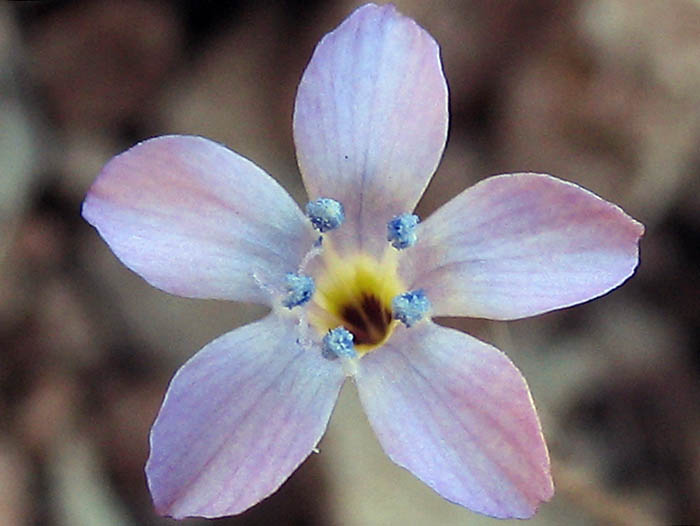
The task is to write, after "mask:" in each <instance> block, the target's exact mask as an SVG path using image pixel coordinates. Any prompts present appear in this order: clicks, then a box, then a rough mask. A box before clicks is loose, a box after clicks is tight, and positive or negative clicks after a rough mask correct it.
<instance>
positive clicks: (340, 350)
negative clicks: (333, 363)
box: [322, 327, 357, 360]
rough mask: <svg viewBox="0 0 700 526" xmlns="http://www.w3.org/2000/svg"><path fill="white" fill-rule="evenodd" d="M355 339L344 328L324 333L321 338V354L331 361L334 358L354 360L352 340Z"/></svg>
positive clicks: (354, 353)
mask: <svg viewBox="0 0 700 526" xmlns="http://www.w3.org/2000/svg"><path fill="white" fill-rule="evenodd" d="M354 338H355V337H354V336H353V335H352V333H351V332H350V331H349V330H347V329H346V328H345V327H336V328H335V329H332V330H330V331H328V332H327V333H326V335H325V336H324V337H323V342H322V352H323V356H324V357H326V358H329V359H331V360H335V359H336V358H355V357H356V356H357V352H355V345H354V344H353V342H352V341H353V339H354Z"/></svg>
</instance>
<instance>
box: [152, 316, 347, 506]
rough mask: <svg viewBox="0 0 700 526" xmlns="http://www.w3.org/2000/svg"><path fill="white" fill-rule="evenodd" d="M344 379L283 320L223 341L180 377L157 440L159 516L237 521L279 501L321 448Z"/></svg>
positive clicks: (167, 403)
mask: <svg viewBox="0 0 700 526" xmlns="http://www.w3.org/2000/svg"><path fill="white" fill-rule="evenodd" d="M343 379H344V375H343V372H342V368H341V366H340V364H339V363H338V362H337V361H329V360H326V359H324V358H322V356H321V352H320V350H319V349H308V348H302V347H300V346H299V345H298V344H296V343H295V327H294V320H291V319H282V318H278V317H276V316H274V315H270V316H268V317H267V318H265V319H263V320H261V321H258V322H256V323H253V324H250V325H246V326H244V327H242V328H239V329H236V330H234V331H233V332H230V333H228V334H225V335H224V336H222V337H220V338H218V339H217V340H214V341H213V342H211V343H210V344H209V345H207V346H206V347H204V348H203V349H202V350H201V351H199V352H198V353H197V354H196V355H195V356H194V357H193V358H191V359H190V360H189V361H188V362H187V363H186V364H185V365H184V366H183V367H182V368H181V369H180V370H179V371H178V372H177V374H176V375H175V377H174V378H173V380H172V382H171V384H170V387H169V389H168V392H167V394H166V396H165V401H164V402H163V406H162V407H161V410H160V413H159V415H158V417H157V419H156V421H155V424H154V425H153V429H152V431H151V454H150V457H149V459H148V462H147V464H146V475H147V477H148V485H149V488H150V490H151V495H152V496H153V501H154V503H155V506H156V509H157V510H158V512H159V513H161V514H165V515H170V516H172V517H175V518H182V517H189V516H203V517H218V516H221V515H233V514H236V513H240V512H242V511H244V510H246V509H247V508H249V507H251V506H253V505H254V504H256V503H257V502H259V501H260V500H262V499H264V498H265V497H267V496H268V495H270V494H271V493H273V492H274V491H275V490H276V489H277V488H278V487H279V486H280V485H281V484H282V483H283V482H284V481H285V480H286V479H287V478H288V477H289V476H290V475H291V474H292V472H293V471H294V470H295V469H296V468H297V467H298V466H299V465H300V464H301V463H302V462H303V461H304V459H305V458H306V457H307V456H308V455H309V454H310V453H311V451H312V450H313V448H314V447H315V446H316V445H317V444H318V442H319V440H320V439H321V436H322V435H323V433H324V432H325V430H326V425H327V423H328V419H329V417H330V414H331V411H332V410H333V406H334V405H335V402H336V399H337V396H338V392H339V391H340V387H341V385H342V383H343Z"/></svg>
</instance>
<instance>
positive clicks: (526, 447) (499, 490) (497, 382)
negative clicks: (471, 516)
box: [356, 322, 554, 518]
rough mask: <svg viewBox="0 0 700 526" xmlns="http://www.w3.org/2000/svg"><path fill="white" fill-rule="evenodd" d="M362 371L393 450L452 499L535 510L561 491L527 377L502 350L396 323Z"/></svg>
mask: <svg viewBox="0 0 700 526" xmlns="http://www.w3.org/2000/svg"><path fill="white" fill-rule="evenodd" d="M360 365H361V367H360V368H359V370H358V372H357V375H356V382H357V388H358V391H359V393H360V398H361V400H362V404H363V406H364V408H365V411H366V412H367V416H368V418H369V421H370V424H371V425H372V427H373V429H374V431H375V432H376V433H377V437H378V438H379V442H380V443H381V444H382V447H383V448H384V451H386V453H387V455H389V457H390V458H391V459H392V460H393V461H394V462H396V463H397V464H398V465H400V466H402V467H404V468H406V469H408V470H409V471H411V472H412V473H413V474H414V475H415V476H417V477H418V478H419V479H421V480H422V481H423V482H425V483H426V484H427V485H428V486H430V487H431V488H433V489H434V490H435V491H437V492H438V493H439V494H440V495H442V496H443V497H445V498H446V499H448V500H450V501H452V502H455V503H457V504H460V505H462V506H466V507H467V508H470V509H471V510H473V511H477V512H479V513H484V514H486V515H491V516H493V517H499V518H508V517H517V518H526V517H530V516H532V515H533V514H534V513H535V511H536V509H537V506H538V504H539V503H540V502H541V501H545V500H548V499H549V498H550V497H551V496H552V494H553V491H554V488H553V485H552V479H551V476H550V473H549V457H548V454H547V448H546V446H545V444H544V440H543V438H542V432H541V429H540V424H539V421H538V419H537V414H536V413H535V408H534V406H533V403H532V398H531V396H530V393H529V391H528V388H527V385H526V384H525V380H524V379H523V377H522V375H521V374H520V372H519V371H518V370H517V369H516V368H515V366H514V365H513V364H512V363H511V362H510V360H508V358H507V357H506V356H505V355H504V354H503V353H501V352H500V351H499V350H498V349H496V348H494V347H491V346H490V345H487V344H485V343H482V342H480V341H478V340H476V339H474V338H472V337H471V336H468V335H466V334H464V333H462V332H459V331H456V330H454V329H447V328H444V327H440V326H438V325H435V324H433V323H432V322H425V323H421V324H419V325H416V326H415V327H413V328H411V329H405V328H401V327H400V328H397V329H396V332H395V333H394V336H393V337H392V339H391V340H390V341H389V343H388V344H386V345H385V346H384V347H382V348H381V349H379V350H377V351H375V352H371V353H369V354H368V355H366V356H365V357H364V358H363V360H362V362H361V364H360Z"/></svg>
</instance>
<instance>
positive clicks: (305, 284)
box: [282, 272, 316, 309]
mask: <svg viewBox="0 0 700 526" xmlns="http://www.w3.org/2000/svg"><path fill="white" fill-rule="evenodd" d="M285 285H286V288H287V296H286V297H285V298H283V299H282V305H284V306H285V307H287V308H288V309H291V308H293V307H297V306H299V305H303V304H304V303H306V302H307V301H309V300H310V299H311V296H313V294H314V290H316V285H315V284H314V279H313V278H312V277H311V276H305V275H303V274H293V273H292V272H288V273H287V275H286V276H285Z"/></svg>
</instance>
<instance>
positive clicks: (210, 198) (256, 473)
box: [83, 4, 643, 518]
mask: <svg viewBox="0 0 700 526" xmlns="http://www.w3.org/2000/svg"><path fill="white" fill-rule="evenodd" d="M447 120H448V110H447V85H446V82H445V79H444V76H443V73H442V68H441V63H440V57H439V49H438V45H437V44H436V42H435V41H434V40H433V39H432V38H431V37H430V35H429V34H428V33H427V32H426V31H425V30H423V29H422V28H421V27H419V26H418V25H417V24H416V23H415V22H414V21H413V20H411V19H409V18H407V17H405V16H403V15H401V14H399V13H398V12H397V11H396V10H395V8H394V7H393V6H391V5H386V6H376V5H373V4H369V5H366V6H363V7H361V8H359V9H357V10H356V11H355V12H354V13H353V14H352V15H350V17H349V18H348V19H346V20H345V21H344V22H343V23H342V24H341V25H340V26H339V27H338V28H337V29H336V30H335V31H333V32H331V33H329V34H328V35H326V36H325V37H324V38H323V39H322V40H321V42H320V43H319V44H318V46H317V47H316V49H315V51H314V54H313V57H312V59H311V61H310V63H309V65H308V67H307V68H306V71H305V72H304V74H303V77H302V79H301V82H300V84H299V90H298V93H297V98H296V104H295V110H294V140H295V144H296V148H297V156H298V161H299V167H300V170H301V173H302V176H303V179H304V183H305V185H306V188H307V190H308V193H309V197H310V199H311V202H310V203H309V205H308V206H307V207H306V215H305V214H304V213H303V212H302V211H301V210H300V209H299V207H298V206H297V205H296V204H295V202H294V201H293V200H292V199H291V197H290V196H289V195H288V194H287V193H286V192H285V191H284V190H283V189H282V188H281V187H280V186H279V185H278V184H277V183H276V182H275V181H274V180H273V179H272V178H271V177H269V176H268V175H267V174H266V173H265V172H263V170H261V169H260V168H258V167H257V166H256V165H254V164H253V163H252V162H250V161H248V160H246V159H244V158H243V157H241V156H240V155H238V154H236V153H234V152H232V151H230V150H228V149H227V148H225V147H223V146H221V145H219V144H216V143H214V142H212V141H210V140H208V139H204V138H201V137H192V136H164V137H157V138H154V139H150V140H147V141H144V142H142V143H139V144H137V145H136V146H134V147H133V148H131V149H130V150H128V151H126V152H125V153H123V154H121V155H118V156H116V157H115V158H114V159H112V160H111V161H110V162H109V163H108V164H107V165H106V166H105V167H104V169H103V171H102V172H101V173H100V175H99V176H98V178H97V180H96V181H95V183H94V184H93V186H92V187H91V189H90V190H89V193H88V195H87V197H86V199H85V202H84V205H83V215H84V217H85V218H86V219H87V221H89V222H90V223H91V224H92V225H94V226H95V227H96V228H97V230H98V231H99V233H100V235H101V236H102V237H103V238H104V239H105V241H106V242H107V243H108V244H109V246H110V247H111V249H112V250H113V251H114V253H115V254H116V255H117V257H118V258H119V259H121V260H122V261H123V262H124V264H125V265H127V266H128V267H129V268H131V269H132V270H133V271H135V272H137V273H138V274H140V275H141V276H142V277H144V278H145V279H146V280H147V281H148V282H149V283H151V284H152V285H154V286H156V287H158V288H160V289H162V290H164V291H167V292H170V293H173V294H178V295H181V296H188V297H193V298H217V299H226V300H237V301H247V302H256V303H261V304H264V305H267V306H268V307H269V308H270V313H269V314H268V315H267V316H265V317H264V318H263V319H261V320H259V321H257V322H255V323H251V324H249V325H246V326H244V327H241V328H238V329H235V330H233V331H231V332H229V333H227V334H225V335H223V336H221V337H220V338H218V339H216V340H214V341H213V342H211V343H209V344H208V345H206V346H205V347H204V348H203V349H202V350H200V351H199V352H198V353H197V354H196V355H195V356H194V357H192V358H191V359H190V360H189V361H188V362H187V363H186V364H185V365H184V366H183V367H182V368H181V369H180V370H179V371H178V372H177V374H176V375H175V377H174V378H173V380H172V382H171V384H170V387H169V389H168V392H167V394H166V396H165V400H164V402H163V405H162V407H161V410H160V412H159V414H158V417H157V418H156V421H155V423H154V425H153V429H152V432H151V436H150V444H151V453H150V457H149V459H148V462H147V465H146V473H147V478H148V484H149V488H150V491H151V494H152V496H153V500H154V503H155V506H156V508H157V510H158V511H159V512H161V513H163V514H168V515H171V516H173V517H176V518H181V517H186V516H194V515H198V516H205V517H215V516H221V515H229V514H236V513H240V512H242V511H244V510H246V509H247V508H249V507H250V506H252V505H254V504H256V503H257V502H259V501H260V500H261V499H263V498H265V497H266V496H268V495H270V494H271V493H272V492H274V491H275V490H276V489H277V488H278V487H279V486H280V485H281V484H282V482H284V480H286V479H287V478H288V477H289V475H290V474H291V473H292V472H293V471H294V470H295V469H296V468H297V467H298V466H299V465H300V464H301V462H303V461H304V459H305V458H306V457H307V456H308V455H309V454H310V453H311V451H313V450H314V449H315V447H316V445H317V444H318V442H319V440H320V439H321V437H322V435H323V433H324V431H325V429H326V426H327V423H328V419H329V417H330V414H331V411H332V409H333V406H334V404H335V401H336V398H337V396H338V393H339V390H340V388H341V385H342V384H343V382H344V380H345V379H346V378H347V377H351V378H352V379H353V380H354V381H355V383H356V385H357V389H358V392H359V395H360V398H361V401H362V404H363V406H364V408H365V411H366V413H367V416H368V418H369V421H370V424H371V425H372V427H373V429H374V430H375V432H376V434H377V437H378V439H379V441H380V442H381V444H382V446H383V448H384V450H385V451H386V453H387V454H388V455H389V456H390V457H391V459H392V460H393V461H394V462H396V463H397V464H398V465H400V466H402V467H404V468H406V469H408V470H409V471H411V472H412V473H413V474H414V475H416V476H417V477H418V478H419V479H421V480H422V481H424V482H425V483H426V484H428V485H429V486H430V487H431V488H433V489H434V490H435V491H437V492H438V493H439V494H440V495H442V496H443V497H445V498H446V499H448V500H450V501H452V502H455V503H457V504H461V505H463V506H466V507H468V508H470V509H472V510H474V511H477V512H480V513H484V514H488V515H491V516H494V517H520V518H525V517H530V516H532V515H533V514H534V513H535V511H536V508H537V506H538V505H539V503H540V502H542V501H545V500H548V499H549V498H550V497H551V496H552V494H553V484H552V479H551V476H550V468H549V458H548V453H547V448H546V446H545V443H544V439H543V437H542V432H541V427H540V423H539V421H538V418H537V414H536V412H535V409H534V406H533V402H532V398H531V396H530V393H529V390H528V387H527V385H526V383H525V380H524V379H523V377H522V376H521V374H520V372H519V371H518V370H517V369H516V368H515V366H514V365H513V364H512V363H511V362H510V361H509V360H508V358H507V357H506V356H505V355H504V354H503V353H501V352H500V351H499V350H497V349H496V348H494V347H492V346H491V345H488V344H486V343H483V342H481V341H479V340H477V339H475V338H473V337H471V336H469V335H467V334H464V333H462V332H460V331H457V330H453V329H448V328H445V327H441V326H440V325H437V324H436V323H435V322H433V321H432V319H431V317H432V316H472V317H482V318H490V319H498V320H510V319H517V318H523V317H527V316H533V315H536V314H539V313H542V312H546V311H549V310H552V309H558V308H562V307H566V306H569V305H574V304H577V303H580V302H583V301H586V300H589V299H591V298H594V297H596V296H600V295H602V294H604V293H606V292H608V291H610V290H611V289H613V288H615V287H616V286H618V285H619V284H620V283H622V282H623V281H624V280H625V279H627V278H628V277H629V276H630V275H631V274H632V273H633V272H634V269H635V267H636V265H637V261H638V240H639V238H640V236H641V235H642V233H643V227H642V225H641V224H640V223H638V222H636V221H634V220H633V219H631V218H630V217H629V216H627V215H626V214H625V213H624V212H623V211H622V210H621V209H620V208H618V207H617V206H615V205H613V204H611V203H608V202H606V201H604V200H602V199H601V198H599V197H597V196H595V195H594V194H592V193H590V192H588V191H586V190H584V189H582V188H580V187H578V186H576V185H574V184H571V183H568V182H564V181H561V180H559V179H556V178H554V177H551V176H548V175H538V174H511V175H500V176H495V177H490V178H487V179H485V180H483V181H482V182H480V183H478V184H477V185H475V186H473V187H472V188H469V189H467V190H465V191H463V192H462V193H461V194H459V195H458V196H456V197H455V198H453V199H452V200H451V201H450V202H448V203H447V204H446V205H444V206H443V207H442V208H440V209H439V210H437V211H436V212H435V213H434V214H433V215H431V216H430V217H428V218H427V219H425V220H424V221H422V222H419V221H418V218H417V216H414V215H412V214H411V212H412V210H413V208H414V207H415V205H416V203H417V201H418V200H419V198H420V197H421V195H422V193H423V191H424V189H425V187H426V186H427V184H428V181H429V180H430V178H431V177H432V174H433V172H434V171H435V169H436V167H437V164H438V162H439V160H440V157H441V156H442V151H443V149H444V146H445V142H446V137H447Z"/></svg>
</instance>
